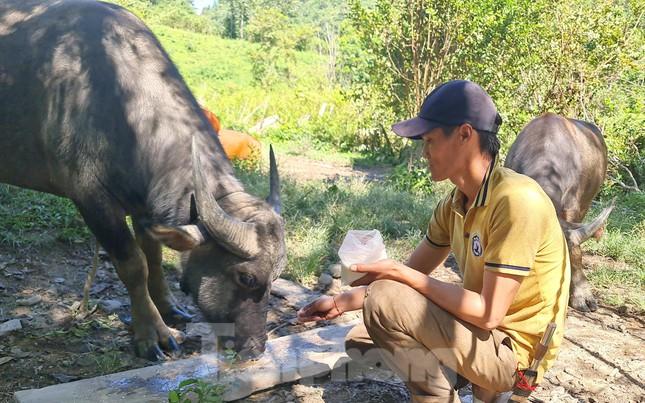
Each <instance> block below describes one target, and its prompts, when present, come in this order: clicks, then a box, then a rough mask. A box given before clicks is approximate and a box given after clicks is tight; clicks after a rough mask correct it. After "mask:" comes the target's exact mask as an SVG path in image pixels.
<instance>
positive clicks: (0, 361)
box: [0, 357, 13, 365]
mask: <svg viewBox="0 0 645 403" xmlns="http://www.w3.org/2000/svg"><path fill="white" fill-rule="evenodd" d="M11 360H13V357H0V365H3V364H6V363H8V362H9V361H11Z"/></svg>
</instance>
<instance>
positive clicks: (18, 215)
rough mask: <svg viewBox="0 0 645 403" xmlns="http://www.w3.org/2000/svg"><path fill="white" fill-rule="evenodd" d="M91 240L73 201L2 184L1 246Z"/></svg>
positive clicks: (0, 198)
mask: <svg viewBox="0 0 645 403" xmlns="http://www.w3.org/2000/svg"><path fill="white" fill-rule="evenodd" d="M89 239H90V232H89V230H88V229H87V227H86V226H85V223H84V221H83V219H82V217H81V216H80V214H79V213H78V211H77V210H76V207H75V206H74V204H73V203H72V202H71V201H70V200H69V199H65V198H62V197H56V196H53V195H50V194H47V193H41V192H35V191H32V190H27V189H21V188H18V187H15V186H9V185H5V184H0V244H4V245H8V246H12V247H25V246H40V245H43V244H46V243H48V242H51V241H53V240H58V241H63V242H68V243H83V242H86V241H87V240H89Z"/></svg>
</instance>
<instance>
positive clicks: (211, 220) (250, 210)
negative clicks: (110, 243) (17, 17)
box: [150, 141, 286, 358]
mask: <svg viewBox="0 0 645 403" xmlns="http://www.w3.org/2000/svg"><path fill="white" fill-rule="evenodd" d="M192 149H193V151H192V160H193V181H194V186H195V189H194V195H193V196H194V197H193V198H192V204H193V207H194V209H195V210H196V213H197V217H198V220H197V221H196V222H195V223H194V224H191V225H183V226H180V227H162V226H153V227H152V228H151V229H150V231H151V232H152V234H153V235H154V236H155V237H156V238H157V239H159V240H161V241H162V242H164V243H165V244H166V245H168V246H170V247H172V248H173V249H176V250H179V251H182V252H183V254H182V258H181V260H182V266H183V274H182V280H181V287H182V290H183V291H184V292H187V293H189V294H192V296H193V299H194V301H195V303H196V304H197V305H198V306H199V308H200V310H201V311H202V312H203V313H204V315H205V316H206V319H207V320H208V321H209V322H213V323H234V324H235V337H234V342H235V350H236V351H237V352H238V353H239V354H240V356H242V357H245V358H250V357H254V356H257V355H259V354H260V353H262V352H263V351H264V348H265V343H266V340H267V335H266V317H267V310H268V300H269V292H270V288H271V283H272V282H273V280H275V279H276V278H277V277H278V276H279V275H280V273H281V271H282V270H283V269H284V267H285V266H286V248H285V239H284V220H283V219H282V217H281V216H280V212H281V202H280V191H279V186H280V183H279V176H278V171H277V167H276V163H275V156H274V154H273V149H271V151H270V192H269V196H268V198H267V201H266V202H265V201H263V200H260V199H257V198H255V197H253V196H251V195H249V194H247V193H245V192H235V193H231V194H229V195H226V196H224V197H221V198H220V199H219V200H216V199H215V197H214V196H213V195H212V194H211V193H210V192H208V191H206V189H210V188H211V187H210V186H209V183H208V182H209V179H210V178H209V176H208V175H205V174H204V171H203V170H202V163H201V161H200V153H199V152H198V149H197V147H196V146H195V142H194V141H193V145H192Z"/></svg>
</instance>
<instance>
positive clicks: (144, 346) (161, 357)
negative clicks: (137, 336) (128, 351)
mask: <svg viewBox="0 0 645 403" xmlns="http://www.w3.org/2000/svg"><path fill="white" fill-rule="evenodd" d="M134 350H135V353H136V354H137V356H138V357H141V358H145V359H146V360H148V361H155V362H156V361H165V360H166V355H165V354H164V353H163V351H161V348H159V346H158V345H157V343H155V344H154V345H152V346H151V345H149V343H148V342H146V341H139V342H135V347H134Z"/></svg>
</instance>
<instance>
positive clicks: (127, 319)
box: [118, 312, 132, 327]
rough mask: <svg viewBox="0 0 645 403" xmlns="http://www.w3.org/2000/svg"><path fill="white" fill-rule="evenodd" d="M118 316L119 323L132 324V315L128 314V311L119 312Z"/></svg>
mask: <svg viewBox="0 0 645 403" xmlns="http://www.w3.org/2000/svg"><path fill="white" fill-rule="evenodd" d="M118 316H119V320H120V321H121V323H123V324H124V325H126V326H128V327H130V326H132V315H130V314H129V313H123V312H120V313H119V315H118Z"/></svg>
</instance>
